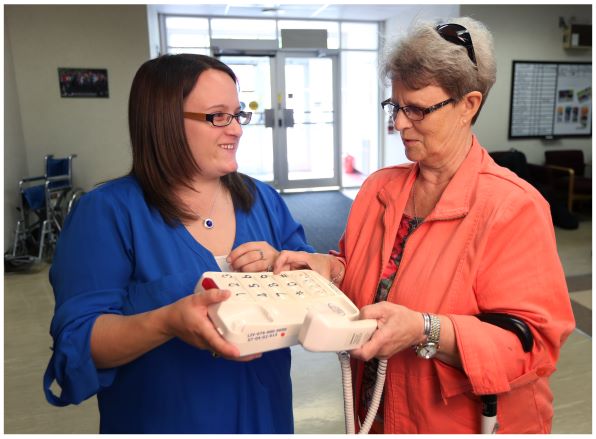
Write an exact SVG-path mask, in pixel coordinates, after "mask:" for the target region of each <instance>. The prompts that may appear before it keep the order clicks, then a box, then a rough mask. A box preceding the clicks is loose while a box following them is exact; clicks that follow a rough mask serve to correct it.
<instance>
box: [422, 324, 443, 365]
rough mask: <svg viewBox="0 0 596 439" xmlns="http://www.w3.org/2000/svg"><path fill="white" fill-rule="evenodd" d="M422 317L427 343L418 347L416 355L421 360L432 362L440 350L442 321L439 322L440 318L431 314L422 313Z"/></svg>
mask: <svg viewBox="0 0 596 439" xmlns="http://www.w3.org/2000/svg"><path fill="white" fill-rule="evenodd" d="M422 317H423V318H424V335H426V342H424V343H420V344H419V345H418V346H416V354H417V355H418V356H419V357H420V358H424V359H426V360H430V359H431V358H432V357H434V356H435V354H436V353H437V350H438V349H439V337H440V335H441V321H440V320H439V317H437V316H435V315H433V314H429V313H422Z"/></svg>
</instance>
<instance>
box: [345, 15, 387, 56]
mask: <svg viewBox="0 0 596 439" xmlns="http://www.w3.org/2000/svg"><path fill="white" fill-rule="evenodd" d="M378 32H379V26H378V25H377V23H348V22H346V23H342V24H341V48H342V49H369V50H377V48H378V47H379V35H378Z"/></svg>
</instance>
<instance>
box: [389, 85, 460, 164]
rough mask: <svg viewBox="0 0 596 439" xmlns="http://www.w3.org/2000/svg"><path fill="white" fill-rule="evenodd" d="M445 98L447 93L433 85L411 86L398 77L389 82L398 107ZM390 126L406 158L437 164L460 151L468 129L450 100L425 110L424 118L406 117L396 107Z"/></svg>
mask: <svg viewBox="0 0 596 439" xmlns="http://www.w3.org/2000/svg"><path fill="white" fill-rule="evenodd" d="M449 98H451V96H449V95H448V94H447V93H446V92H445V90H443V89H442V88H441V87H438V86H435V85H428V86H426V87H424V88H421V89H420V90H411V89H407V88H405V87H404V86H403V84H402V83H401V82H399V81H393V83H392V96H391V100H392V101H393V103H394V104H397V105H399V106H400V107H404V106H406V105H414V106H416V107H419V108H428V107H431V106H433V105H436V104H438V103H440V102H443V101H445V100H447V99H449ZM394 126H395V129H396V130H398V131H399V133H400V135H401V138H402V141H403V144H404V146H405V149H406V151H405V152H406V156H407V157H408V159H409V160H412V161H415V162H418V161H422V162H424V163H426V164H429V165H433V164H434V165H437V166H441V165H442V164H444V163H446V162H447V161H449V159H450V158H452V157H454V156H456V155H457V154H458V152H460V150H461V148H462V141H464V140H465V135H466V134H467V130H468V129H469V126H468V125H464V124H462V117H461V112H460V109H459V105H458V104H456V103H453V102H452V103H450V104H447V105H445V106H443V107H441V108H439V109H437V110H435V111H433V112H432V113H429V114H425V115H424V119H422V120H420V121H412V120H410V119H408V117H407V116H406V115H405V114H404V112H403V111H401V110H400V111H399V112H398V113H397V117H396V119H395V121H394Z"/></svg>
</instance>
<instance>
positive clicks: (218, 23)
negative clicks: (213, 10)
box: [211, 18, 277, 40]
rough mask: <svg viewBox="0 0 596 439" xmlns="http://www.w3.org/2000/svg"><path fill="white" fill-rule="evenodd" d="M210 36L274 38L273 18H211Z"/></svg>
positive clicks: (253, 38)
mask: <svg viewBox="0 0 596 439" xmlns="http://www.w3.org/2000/svg"><path fill="white" fill-rule="evenodd" d="M211 37H212V38H222V39H224V38H225V39H234V40H239V39H250V40H275V39H276V38H277V36H276V33H275V20H252V19H246V18H212V19H211Z"/></svg>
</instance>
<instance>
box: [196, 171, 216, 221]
mask: <svg viewBox="0 0 596 439" xmlns="http://www.w3.org/2000/svg"><path fill="white" fill-rule="evenodd" d="M220 189H221V181H219V185H218V186H217V189H216V190H215V195H214V196H213V201H212V202H211V210H210V211H209V216H208V217H206V218H204V217H203V216H202V215H201V214H200V213H198V212H197V215H199V219H202V220H203V227H205V228H206V229H212V228H213V227H215V222H214V221H213V218H212V216H213V208H214V207H215V201H216V200H217V196H218V195H219V190H220Z"/></svg>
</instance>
